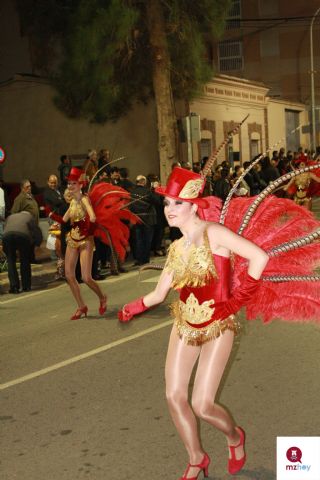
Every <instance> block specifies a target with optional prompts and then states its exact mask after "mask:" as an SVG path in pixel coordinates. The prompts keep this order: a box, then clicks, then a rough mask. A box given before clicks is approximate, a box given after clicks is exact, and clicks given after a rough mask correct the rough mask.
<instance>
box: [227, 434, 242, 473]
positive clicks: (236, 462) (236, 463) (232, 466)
mask: <svg viewBox="0 0 320 480" xmlns="http://www.w3.org/2000/svg"><path fill="white" fill-rule="evenodd" d="M236 430H237V432H238V433H239V435H240V442H239V443H238V445H229V449H230V453H231V458H229V461H228V470H229V473H231V475H234V474H235V473H237V472H239V471H240V470H241V468H242V467H243V466H244V464H245V463H246V459H247V455H246V453H245V452H244V455H243V457H242V458H239V459H236V452H235V450H236V448H237V447H241V446H242V447H243V450H244V444H245V441H246V434H245V432H244V430H242V428H241V427H236Z"/></svg>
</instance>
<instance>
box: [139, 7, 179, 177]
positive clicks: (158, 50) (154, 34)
mask: <svg viewBox="0 0 320 480" xmlns="http://www.w3.org/2000/svg"><path fill="white" fill-rule="evenodd" d="M146 5H147V24H148V31H149V38H150V47H151V51H152V59H153V88H154V94H155V101H156V108H157V122H158V148H159V157H160V177H161V182H162V183H165V182H166V180H167V178H168V176H169V174H170V172H171V165H172V162H175V161H177V160H178V149H177V138H178V136H177V121H176V115H175V109H174V102H173V96H172V90H171V81H170V57H169V51H168V44H167V37H166V30H165V22H164V18H163V11H162V7H161V1H160V0H148V1H147V2H146Z"/></svg>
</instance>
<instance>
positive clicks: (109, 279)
mask: <svg viewBox="0 0 320 480" xmlns="http://www.w3.org/2000/svg"><path fill="white" fill-rule="evenodd" d="M143 273H144V272H141V273H140V279H141V278H142V277H141V275H143ZM160 273H161V272H160ZM138 275H139V270H135V271H133V272H128V273H124V274H122V275H119V276H118V277H107V278H106V279H105V280H102V281H100V282H99V284H111V283H118V282H120V281H124V280H126V279H129V278H132V277H135V276H138ZM159 275H160V274H159ZM159 275H158V276H157V277H152V279H150V280H148V279H145V280H142V279H141V280H140V281H141V283H144V282H157V281H158V280H154V279H155V278H156V279H158V278H159ZM66 287H68V284H67V283H62V284H61V285H57V286H56V287H52V288H50V289H48V290H37V291H36V292H31V293H27V294H21V295H14V297H13V298H9V299H8V300H3V301H2V302H0V305H5V304H8V303H14V302H19V301H21V300H22V301H23V300H25V299H26V298H31V297H36V296H37V295H43V294H44V293H51V292H55V291H56V290H57V288H66ZM68 288H69V287H68Z"/></svg>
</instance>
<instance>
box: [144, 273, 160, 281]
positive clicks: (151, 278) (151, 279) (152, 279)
mask: <svg viewBox="0 0 320 480" xmlns="http://www.w3.org/2000/svg"><path fill="white" fill-rule="evenodd" d="M159 277H160V274H159V275H155V276H154V277H150V278H146V279H145V280H141V283H157V282H158V280H159Z"/></svg>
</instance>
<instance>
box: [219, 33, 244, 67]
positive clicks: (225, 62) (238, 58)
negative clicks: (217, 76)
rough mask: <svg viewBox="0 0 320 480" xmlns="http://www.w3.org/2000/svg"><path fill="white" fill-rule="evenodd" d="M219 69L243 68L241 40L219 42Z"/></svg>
mask: <svg viewBox="0 0 320 480" xmlns="http://www.w3.org/2000/svg"><path fill="white" fill-rule="evenodd" d="M218 51H219V71H220V72H229V71H230V70H243V54H242V41H240V40H237V41H234V40H225V41H224V42H219V44H218Z"/></svg>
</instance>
